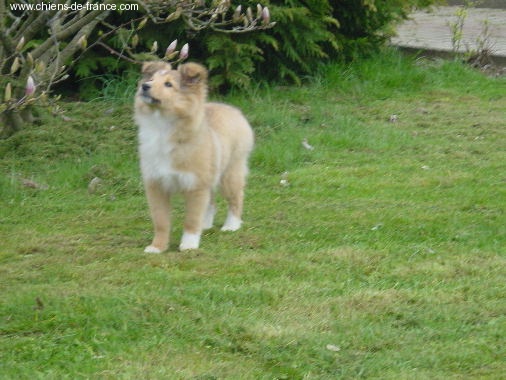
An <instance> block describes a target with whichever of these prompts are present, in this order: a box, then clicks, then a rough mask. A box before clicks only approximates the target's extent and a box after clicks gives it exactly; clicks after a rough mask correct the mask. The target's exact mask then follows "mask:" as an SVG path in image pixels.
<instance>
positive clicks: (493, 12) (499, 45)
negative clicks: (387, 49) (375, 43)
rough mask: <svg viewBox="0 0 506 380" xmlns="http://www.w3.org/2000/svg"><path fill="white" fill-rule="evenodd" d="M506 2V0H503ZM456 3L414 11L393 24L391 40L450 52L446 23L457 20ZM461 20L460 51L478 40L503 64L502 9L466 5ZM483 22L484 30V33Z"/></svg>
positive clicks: (505, 25)
mask: <svg viewBox="0 0 506 380" xmlns="http://www.w3.org/2000/svg"><path fill="white" fill-rule="evenodd" d="M505 3H506V0H505ZM458 9H459V7H455V6H453V7H437V8H434V9H433V10H432V11H418V12H415V13H413V14H412V15H411V17H410V20H407V21H406V22H404V23H402V24H401V25H399V26H398V28H397V34H398V35H397V37H394V38H392V44H393V45H395V46H399V47H401V48H405V49H410V50H422V51H428V52H431V53H433V54H436V55H438V54H443V55H444V54H445V53H446V54H448V53H452V52H453V50H454V49H453V46H452V32H451V28H450V25H451V24H454V23H456V22H457V20H458V17H457V15H456V13H457V10H458ZM467 12H468V13H467V17H466V18H465V20H464V27H463V30H462V32H463V36H462V40H461V46H460V51H461V52H466V51H476V50H478V49H479V47H480V43H483V42H485V43H486V45H485V47H486V48H488V49H490V51H491V53H492V54H491V55H492V57H491V58H492V60H493V61H494V62H495V63H497V64H500V65H501V66H506V9H491V8H469V9H468V10H467ZM485 24H486V25H487V26H488V33H487V34H486V35H485V34H484V33H485Z"/></svg>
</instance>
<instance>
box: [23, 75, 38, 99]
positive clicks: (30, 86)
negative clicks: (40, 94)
mask: <svg viewBox="0 0 506 380" xmlns="http://www.w3.org/2000/svg"><path fill="white" fill-rule="evenodd" d="M35 89H36V87H35V82H34V80H33V78H32V76H31V75H30V76H29V77H28V78H27V80H26V86H25V95H26V96H31V95H33V94H34V93H35Z"/></svg>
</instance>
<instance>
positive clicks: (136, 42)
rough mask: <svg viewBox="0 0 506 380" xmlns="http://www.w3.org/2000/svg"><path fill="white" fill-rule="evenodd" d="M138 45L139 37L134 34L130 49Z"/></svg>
mask: <svg viewBox="0 0 506 380" xmlns="http://www.w3.org/2000/svg"><path fill="white" fill-rule="evenodd" d="M138 44H139V35H138V34H134V36H133V37H132V47H133V48H135V47H136V46H137V45H138Z"/></svg>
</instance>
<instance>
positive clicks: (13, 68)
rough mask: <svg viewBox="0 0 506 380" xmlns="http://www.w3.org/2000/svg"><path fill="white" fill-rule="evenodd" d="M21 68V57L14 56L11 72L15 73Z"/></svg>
mask: <svg viewBox="0 0 506 380" xmlns="http://www.w3.org/2000/svg"><path fill="white" fill-rule="evenodd" d="M18 69H19V57H16V58H14V62H12V65H11V74H14V73H15V72H16V71H18Z"/></svg>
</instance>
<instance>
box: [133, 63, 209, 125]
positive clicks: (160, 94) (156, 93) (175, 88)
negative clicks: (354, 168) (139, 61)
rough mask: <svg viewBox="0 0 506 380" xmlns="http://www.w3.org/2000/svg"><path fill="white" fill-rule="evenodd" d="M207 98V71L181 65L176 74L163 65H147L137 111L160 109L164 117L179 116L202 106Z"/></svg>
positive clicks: (141, 84) (138, 95) (198, 67)
mask: <svg viewBox="0 0 506 380" xmlns="http://www.w3.org/2000/svg"><path fill="white" fill-rule="evenodd" d="M206 96H207V69H206V68H205V67H204V66H202V65H200V64H197V63H186V64H183V65H180V66H179V67H178V69H177V70H173V69H172V67H171V66H170V65H169V64H168V63H165V62H146V63H144V65H143V66H142V78H141V80H140V81H139V88H138V90H137V99H136V102H137V105H138V106H139V107H143V106H148V107H149V108H151V109H152V108H155V109H160V110H161V111H163V112H165V113H170V114H175V115H177V114H180V113H181V112H183V113H184V111H185V110H187V112H189V113H191V112H194V107H195V106H197V105H201V104H202V103H203V102H205V100H206Z"/></svg>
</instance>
